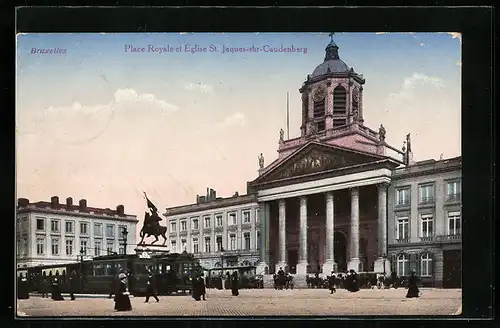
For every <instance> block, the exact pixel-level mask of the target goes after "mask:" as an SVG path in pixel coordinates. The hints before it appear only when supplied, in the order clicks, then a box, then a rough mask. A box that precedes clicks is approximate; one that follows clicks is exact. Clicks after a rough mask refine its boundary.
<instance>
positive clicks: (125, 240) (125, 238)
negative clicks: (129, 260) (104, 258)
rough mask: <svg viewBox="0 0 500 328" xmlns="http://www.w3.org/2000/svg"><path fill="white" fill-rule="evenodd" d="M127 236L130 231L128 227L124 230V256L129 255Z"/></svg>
mask: <svg viewBox="0 0 500 328" xmlns="http://www.w3.org/2000/svg"><path fill="white" fill-rule="evenodd" d="M127 236H128V230H127V227H124V228H123V230H122V237H123V254H124V255H127Z"/></svg>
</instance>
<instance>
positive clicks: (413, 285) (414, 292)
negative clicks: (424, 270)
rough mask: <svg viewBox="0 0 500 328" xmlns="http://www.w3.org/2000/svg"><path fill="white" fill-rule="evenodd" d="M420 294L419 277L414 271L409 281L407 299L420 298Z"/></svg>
mask: <svg viewBox="0 0 500 328" xmlns="http://www.w3.org/2000/svg"><path fill="white" fill-rule="evenodd" d="M418 293H419V290H418V287H417V277H416V276H415V272H413V271H412V272H411V274H410V277H409V279H408V293H406V297H407V298H411V297H418V296H419V295H418Z"/></svg>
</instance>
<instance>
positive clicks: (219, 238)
mask: <svg viewBox="0 0 500 328" xmlns="http://www.w3.org/2000/svg"><path fill="white" fill-rule="evenodd" d="M216 242H217V252H220V251H222V236H217V239H216Z"/></svg>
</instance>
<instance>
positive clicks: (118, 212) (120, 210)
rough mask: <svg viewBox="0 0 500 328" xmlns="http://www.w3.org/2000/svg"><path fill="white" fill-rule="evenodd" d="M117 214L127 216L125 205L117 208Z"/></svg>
mask: <svg viewBox="0 0 500 328" xmlns="http://www.w3.org/2000/svg"><path fill="white" fill-rule="evenodd" d="M116 213H117V214H118V215H119V216H125V206H123V205H118V206H117V207H116Z"/></svg>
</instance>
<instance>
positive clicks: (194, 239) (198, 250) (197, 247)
mask: <svg viewBox="0 0 500 328" xmlns="http://www.w3.org/2000/svg"><path fill="white" fill-rule="evenodd" d="M199 252H200V248H199V245H198V238H193V253H199Z"/></svg>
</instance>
